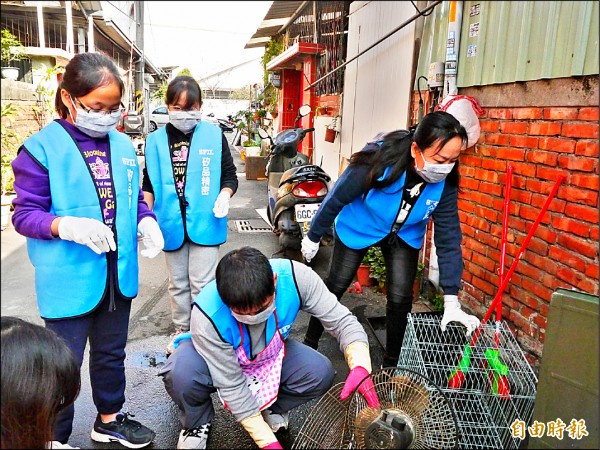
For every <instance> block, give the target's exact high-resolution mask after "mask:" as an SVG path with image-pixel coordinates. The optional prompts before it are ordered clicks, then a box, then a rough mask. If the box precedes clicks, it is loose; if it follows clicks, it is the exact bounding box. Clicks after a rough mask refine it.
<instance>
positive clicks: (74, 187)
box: [23, 122, 140, 319]
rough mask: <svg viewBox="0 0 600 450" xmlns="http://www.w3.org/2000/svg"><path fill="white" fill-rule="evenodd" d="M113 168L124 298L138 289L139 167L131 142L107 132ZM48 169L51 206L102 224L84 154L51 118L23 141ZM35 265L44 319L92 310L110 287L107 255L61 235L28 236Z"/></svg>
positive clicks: (120, 284) (54, 211)
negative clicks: (49, 236) (58, 237)
mask: <svg viewBox="0 0 600 450" xmlns="http://www.w3.org/2000/svg"><path fill="white" fill-rule="evenodd" d="M109 140H110V171H111V176H112V182H113V192H114V194H115V195H116V199H115V227H114V230H113V231H114V232H115V241H116V243H117V252H118V262H117V280H116V281H117V283H116V287H117V289H118V290H119V292H120V294H121V295H122V296H123V297H125V298H133V297H135V296H136V295H137V292H138V258H137V214H138V194H139V179H140V178H139V177H140V175H139V167H138V162H137V157H136V155H135V151H134V148H133V145H132V144H131V141H130V140H129V138H128V137H127V136H125V135H124V134H122V133H119V132H118V131H115V130H113V131H111V132H110V133H109ZM23 145H24V147H25V148H26V149H27V151H28V152H29V153H30V154H31V156H33V157H34V158H35V159H36V160H37V162H38V163H39V164H41V165H42V166H44V167H45V168H46V170H47V171H48V177H49V180H50V191H51V192H52V205H51V206H50V213H51V214H55V215H57V216H74V217H87V218H91V219H96V220H98V221H99V222H102V223H104V222H103V218H102V210H101V207H100V201H99V197H98V193H97V191H96V185H95V183H94V180H93V178H92V175H91V173H90V169H89V167H88V165H87V164H86V162H85V160H84V158H83V155H82V154H81V152H80V151H79V149H78V148H77V145H76V143H75V141H74V140H73V138H72V137H71V136H70V135H69V133H68V132H67V131H66V130H65V129H64V128H63V127H62V125H60V123H59V122H52V123H50V124H49V125H47V126H46V127H44V128H43V129H42V130H40V131H39V132H38V133H36V134H34V135H33V136H31V137H30V138H29V139H27V140H26V141H25V143H24V144H23ZM27 250H28V252H29V258H30V259H31V263H32V264H33V266H34V268H35V289H36V295H37V301H38V307H39V310H40V315H41V317H42V318H44V319H59V318H66V317H76V316H81V315H84V314H87V313H89V312H90V311H92V310H93V309H94V308H95V307H96V306H97V305H98V304H99V303H100V300H101V299H102V296H103V294H104V292H105V289H106V287H107V273H108V268H107V256H106V254H100V255H97V254H96V253H94V252H93V251H92V250H91V249H90V248H89V247H87V246H86V245H81V244H76V243H75V242H72V241H66V240H62V239H52V240H42V239H33V238H27Z"/></svg>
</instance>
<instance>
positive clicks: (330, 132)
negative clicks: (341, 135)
mask: <svg viewBox="0 0 600 450" xmlns="http://www.w3.org/2000/svg"><path fill="white" fill-rule="evenodd" d="M337 120H338V116H336V117H334V118H333V120H332V121H331V123H330V124H329V125H327V126H326V128H325V142H334V141H335V137H336V136H337V133H338V132H337Z"/></svg>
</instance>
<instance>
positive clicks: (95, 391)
mask: <svg viewBox="0 0 600 450" xmlns="http://www.w3.org/2000/svg"><path fill="white" fill-rule="evenodd" d="M65 301H68V299H65ZM109 303H110V302H109V297H108V294H107V295H105V297H104V298H103V299H102V301H101V302H100V304H99V305H98V306H97V307H96V309H94V310H93V311H92V312H91V313H89V314H86V315H85V316H82V317H76V318H73V319H61V320H45V322H46V328H50V329H51V330H54V331H55V332H56V334H58V335H59V336H60V337H61V338H63V339H64V340H65V342H66V343H67V345H68V346H69V348H70V349H71V350H72V351H73V354H74V355H75V358H76V359H77V362H78V364H79V367H80V368H81V363H82V362H83V354H84V351H85V346H86V343H87V340H88V338H89V340H90V383H91V386H92V398H93V400H94V404H95V405H96V408H97V410H98V412H99V413H100V414H114V413H116V412H119V411H120V410H121V407H122V406H123V404H124V403H125V344H126V343H127V332H128V329H129V314H130V311H131V300H123V299H121V298H119V297H118V296H116V297H115V305H116V309H115V310H114V311H112V312H109V311H108V307H109ZM74 415H75V407H74V405H71V406H69V407H67V408H65V409H64V410H62V411H61V412H60V413H59V414H58V416H57V418H56V422H55V423H54V440H57V441H60V442H62V443H63V444H65V443H67V441H68V440H69V436H71V432H72V430H73V416H74ZM90 425H91V424H90Z"/></svg>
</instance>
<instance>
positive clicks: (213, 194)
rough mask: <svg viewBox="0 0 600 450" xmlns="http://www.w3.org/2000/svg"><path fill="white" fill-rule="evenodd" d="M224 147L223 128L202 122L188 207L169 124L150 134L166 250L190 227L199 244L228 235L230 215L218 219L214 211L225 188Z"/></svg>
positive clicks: (149, 155)
mask: <svg viewBox="0 0 600 450" xmlns="http://www.w3.org/2000/svg"><path fill="white" fill-rule="evenodd" d="M221 151H222V137H221V129H220V128H219V127H217V126H215V125H212V124H210V123H206V122H200V123H198V125H196V128H195V130H194V134H193V135H192V140H191V143H190V151H189V155H188V163H187V171H186V175H185V188H184V195H185V199H186V201H187V203H188V206H187V207H185V206H180V202H179V197H178V196H177V190H176V189H175V178H174V177H173V165H172V162H171V155H170V152H169V139H168V136H167V127H166V126H164V127H162V128H160V129H158V130H157V131H155V132H153V133H151V134H150V135H148V137H147V138H146V169H147V171H148V176H149V177H150V182H151V183H152V187H153V189H154V213H155V214H156V218H157V221H158V224H159V225H160V229H161V231H162V233H163V236H164V239H165V248H164V249H165V250H167V251H168V250H177V249H178V248H180V247H181V245H182V244H183V240H184V237H185V231H186V230H187V234H188V236H189V238H190V240H191V241H192V242H194V243H196V244H199V245H220V244H222V243H223V242H225V240H226V239H227V217H223V218H221V219H217V218H216V217H215V215H214V213H213V211H212V210H213V207H214V204H215V200H216V199H217V196H218V195H219V192H221ZM183 207H185V208H186V210H185V223H184V219H183V214H182V210H181V208H183Z"/></svg>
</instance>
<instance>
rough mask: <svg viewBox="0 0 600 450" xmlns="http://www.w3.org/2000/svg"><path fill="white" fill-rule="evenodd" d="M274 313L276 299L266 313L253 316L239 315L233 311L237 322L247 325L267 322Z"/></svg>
mask: <svg viewBox="0 0 600 450" xmlns="http://www.w3.org/2000/svg"><path fill="white" fill-rule="evenodd" d="M273 311H275V299H273V301H272V302H271V304H270V305H269V306H268V307H267V308H266V309H265V310H264V311H261V312H259V313H258V314H255V315H253V316H251V315H248V314H237V313H235V312H233V311H231V315H232V316H233V317H234V318H235V320H237V321H238V322H242V323H245V324H246V325H258V324H259V323H263V322H266V320H267V319H268V318H269V317H271V314H273Z"/></svg>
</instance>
